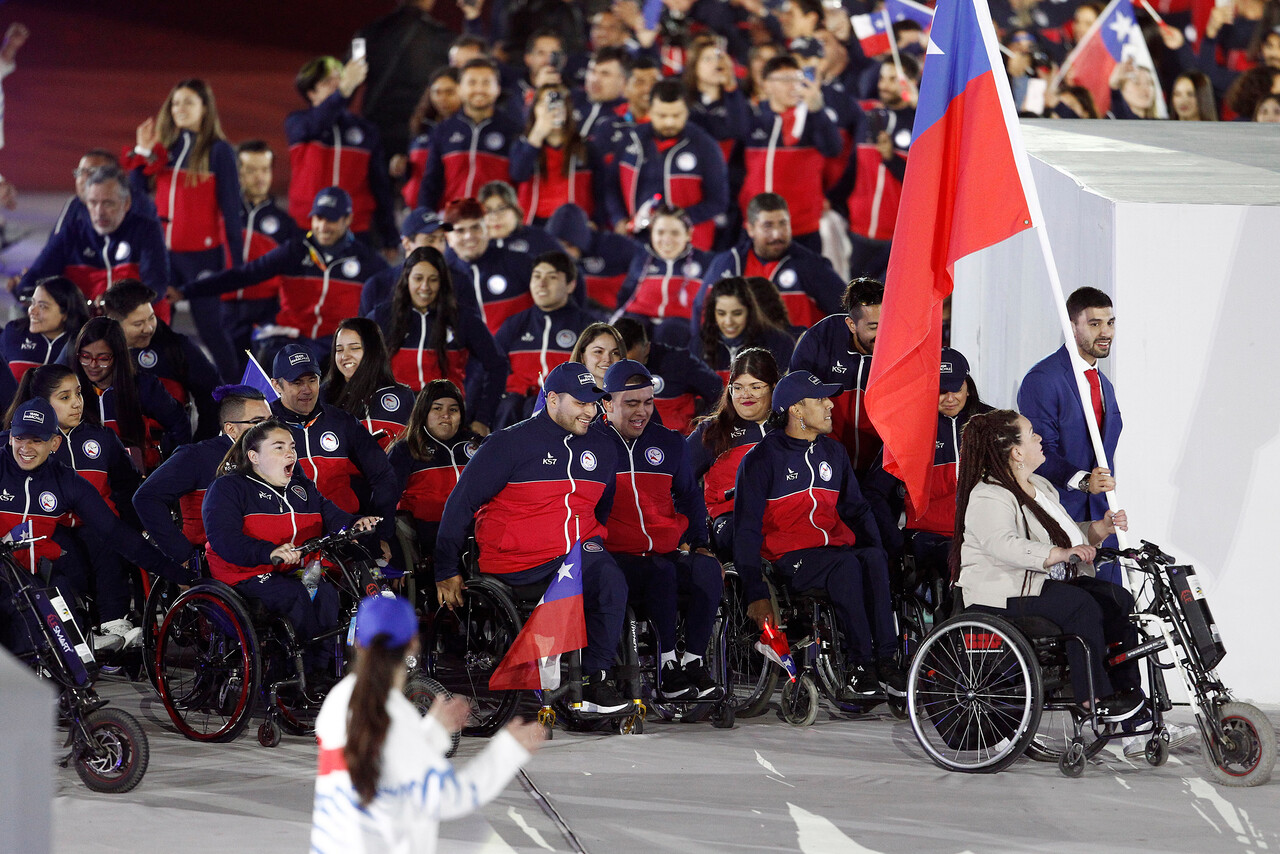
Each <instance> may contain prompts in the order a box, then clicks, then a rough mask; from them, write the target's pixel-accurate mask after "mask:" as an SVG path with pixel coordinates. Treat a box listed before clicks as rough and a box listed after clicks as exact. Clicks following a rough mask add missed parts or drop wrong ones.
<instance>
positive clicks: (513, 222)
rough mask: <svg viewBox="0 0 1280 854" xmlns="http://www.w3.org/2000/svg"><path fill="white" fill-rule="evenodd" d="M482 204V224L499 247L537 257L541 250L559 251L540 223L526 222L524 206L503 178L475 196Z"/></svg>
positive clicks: (486, 185) (556, 243) (486, 186)
mask: <svg viewBox="0 0 1280 854" xmlns="http://www.w3.org/2000/svg"><path fill="white" fill-rule="evenodd" d="M476 198H477V199H479V200H480V204H481V205H482V206H483V207H484V227H485V228H486V229H488V233H489V239H490V240H492V241H494V242H496V243H497V244H498V246H499V247H501V248H503V249H509V250H510V251H512V252H519V253H520V254H521V255H528V256H529V257H530V258H536V257H538V256H539V255H541V254H542V253H543V252H559V251H560V244H559V243H558V242H556V240H555V238H553V237H552V236H551V235H550V234H547V232H545V231H543V229H542V228H541V227H540V226H535V225H525V224H524V222H525V212H524V208H522V207H521V206H520V199H519V198H518V197H517V195H516V188H515V187H513V186H511V185H510V184H508V183H507V182H506V181H490V182H489V183H487V184H485V185H484V186H483V187H481V188H480V192H479V193H478V194H477V195H476Z"/></svg>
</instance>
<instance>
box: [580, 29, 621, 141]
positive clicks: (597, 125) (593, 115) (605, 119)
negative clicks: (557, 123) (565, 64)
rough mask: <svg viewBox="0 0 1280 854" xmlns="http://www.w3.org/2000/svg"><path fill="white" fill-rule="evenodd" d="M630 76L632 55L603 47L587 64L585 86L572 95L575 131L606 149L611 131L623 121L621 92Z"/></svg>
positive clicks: (612, 132) (618, 49)
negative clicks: (575, 123)
mask: <svg viewBox="0 0 1280 854" xmlns="http://www.w3.org/2000/svg"><path fill="white" fill-rule="evenodd" d="M630 74H631V55H630V54H629V53H628V52H627V50H626V49H625V48H622V47H602V48H600V49H599V50H597V51H596V52H595V53H594V54H593V55H592V57H591V61H590V62H589V63H587V77H586V83H585V84H584V85H583V88H582V90H581V91H578V92H575V93H574V104H573V106H574V117H573V118H574V121H575V122H577V125H578V132H579V133H580V134H582V135H583V136H584V137H586V138H587V139H589V140H591V141H592V142H593V143H595V144H596V145H598V146H600V147H601V150H607V149H608V148H609V147H610V146H611V145H612V141H613V134H614V131H615V129H616V127H617V125H619V124H620V123H622V122H623V121H625V119H624V118H623V116H624V115H625V114H626V112H627V99H626V98H625V97H623V91H624V90H625V89H626V86H627V77H628V75H630Z"/></svg>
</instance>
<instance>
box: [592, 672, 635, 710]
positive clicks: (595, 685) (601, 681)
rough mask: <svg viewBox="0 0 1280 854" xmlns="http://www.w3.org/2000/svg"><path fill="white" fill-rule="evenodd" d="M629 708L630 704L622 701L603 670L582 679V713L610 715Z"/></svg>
mask: <svg viewBox="0 0 1280 854" xmlns="http://www.w3.org/2000/svg"><path fill="white" fill-rule="evenodd" d="M631 706H632V702H631V701H630V700H624V699H622V695H620V694H619V693H618V689H616V688H614V687H613V683H612V682H610V681H609V674H608V673H605V672H604V671H603V670H601V671H599V672H598V673H595V674H592V675H590V676H584V677H582V711H584V712H595V713H596V714H601V715H611V714H616V713H617V712H625V711H626V710H627V709H629V708H631Z"/></svg>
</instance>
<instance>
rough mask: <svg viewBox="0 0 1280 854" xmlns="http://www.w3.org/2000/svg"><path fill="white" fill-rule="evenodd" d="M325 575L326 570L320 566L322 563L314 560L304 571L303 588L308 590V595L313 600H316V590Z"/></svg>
mask: <svg viewBox="0 0 1280 854" xmlns="http://www.w3.org/2000/svg"><path fill="white" fill-rule="evenodd" d="M322 575H324V569H323V568H322V567H321V566H320V561H318V560H313V561H311V563H310V564H308V565H307V568H306V569H305V570H303V571H302V586H303V587H305V588H307V595H308V596H310V597H311V598H312V599H315V598H316V588H317V587H319V586H320V576H322Z"/></svg>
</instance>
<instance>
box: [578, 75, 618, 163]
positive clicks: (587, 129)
mask: <svg viewBox="0 0 1280 854" xmlns="http://www.w3.org/2000/svg"><path fill="white" fill-rule="evenodd" d="M630 111H631V107H630V105H629V104H628V103H627V99H626V98H616V99H614V100H612V101H601V102H598V103H597V102H593V101H590V100H588V98H587V94H586V92H585V90H582V89H574V90H573V118H574V120H575V121H576V122H577V123H578V133H580V134H582V136H583V137H584V138H585V139H589V140H591V141H592V142H593V143H595V144H596V145H597V146H598V147H599V149H600V151H602V152H603V153H604V157H605V160H606V162H607V163H609V164H612V163H613V160H614V156H615V152H614V150H613V143H614V133H615V131H617V130H618V128H619V126H620V125H623V124H625V123H626V122H627V121H628V118H627V117H628V116H629V115H630Z"/></svg>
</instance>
